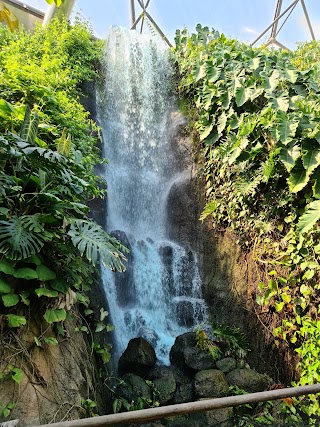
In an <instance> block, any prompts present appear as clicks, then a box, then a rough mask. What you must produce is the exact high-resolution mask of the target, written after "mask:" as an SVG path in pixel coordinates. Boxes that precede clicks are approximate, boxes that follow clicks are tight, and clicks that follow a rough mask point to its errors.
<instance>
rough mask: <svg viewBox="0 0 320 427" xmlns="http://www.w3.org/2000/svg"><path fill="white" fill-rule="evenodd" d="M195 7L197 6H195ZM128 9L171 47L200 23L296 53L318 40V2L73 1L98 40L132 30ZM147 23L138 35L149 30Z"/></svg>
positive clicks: (36, 0) (30, 1)
mask: <svg viewBox="0 0 320 427" xmlns="http://www.w3.org/2000/svg"><path fill="white" fill-rule="evenodd" d="M26 3H27V5H29V6H31V7H34V8H38V9H39V10H42V11H45V10H46V8H47V3H46V2H45V0H27V2H26ZM195 3H196V4H195ZM132 4H134V8H135V15H136V18H138V17H139V15H140V14H141V12H142V10H143V7H146V6H147V7H146V11H147V13H148V14H149V15H150V17H151V18H152V20H154V22H155V23H156V24H157V25H158V26H159V28H160V29H161V31H162V32H163V34H164V35H165V36H166V38H167V39H168V41H169V42H170V43H172V44H173V43H174V34H175V30H176V29H177V28H180V29H182V28H184V27H187V28H188V30H189V31H194V29H195V27H196V25H197V24H198V23H201V24H202V25H207V26H209V27H210V28H214V29H216V30H218V31H220V32H223V33H224V34H225V35H226V36H228V37H234V38H237V39H238V40H241V41H244V42H246V43H249V44H253V43H254V44H255V45H257V46H259V45H261V44H272V45H273V46H278V47H286V48H287V49H291V50H292V49H294V48H295V46H296V43H297V42H303V41H308V40H312V39H319V38H320V8H319V1H318V0H256V1H252V0H224V1H220V0H197V2H195V1H194V0H90V1H88V0H76V3H75V6H74V12H73V16H75V15H76V14H78V15H80V16H82V17H83V18H86V19H88V20H89V21H90V23H91V25H92V26H93V28H94V31H95V33H96V35H97V36H98V37H102V38H104V37H106V36H107V34H108V28H109V27H110V26H112V25H116V26H122V27H127V28H131V27H132ZM147 21H150V20H149V19H145V20H144V21H143V20H140V22H139V25H137V30H138V31H140V29H141V22H143V25H142V28H143V32H148V31H150V26H149V25H147Z"/></svg>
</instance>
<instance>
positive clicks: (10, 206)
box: [0, 108, 125, 326]
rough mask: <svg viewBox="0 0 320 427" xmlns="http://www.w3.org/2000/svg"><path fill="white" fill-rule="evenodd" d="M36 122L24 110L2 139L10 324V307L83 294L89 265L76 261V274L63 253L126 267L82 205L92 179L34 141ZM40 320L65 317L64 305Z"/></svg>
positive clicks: (1, 230)
mask: <svg viewBox="0 0 320 427" xmlns="http://www.w3.org/2000/svg"><path fill="white" fill-rule="evenodd" d="M37 123H38V118H37V115H33V114H32V113H30V111H29V109H28V108H27V109H26V114H25V117H24V121H23V124H22V128H21V132H20V136H18V135H16V134H13V133H11V134H7V135H5V136H3V137H1V138H0V152H1V166H2V167H1V179H2V182H3V186H2V194H1V195H0V206H1V216H0V217H1V220H0V254H1V255H0V256H1V260H0V270H1V272H2V273H1V276H2V277H1V279H2V280H1V284H2V286H1V287H0V293H1V294H2V296H1V298H2V304H3V305H4V306H5V307H7V312H8V313H7V314H6V316H7V320H8V322H10V317H8V316H10V315H11V314H13V313H11V311H12V307H14V306H17V305H19V304H20V303H22V304H24V305H29V304H30V299H31V298H35V297H36V298H42V299H43V298H57V297H58V295H59V293H61V294H67V293H68V292H69V290H70V289H73V291H75V292H81V291H82V287H81V286H80V283H81V279H86V281H87V280H88V279H89V277H88V276H89V273H90V271H91V269H90V267H89V265H86V263H85V262H84V261H82V262H83V267H85V268H84V270H83V272H82V274H81V271H78V272H75V271H73V272H71V269H70V266H69V262H65V261H68V258H66V259H63V256H64V254H65V253H66V252H67V253H68V254H69V258H70V257H71V258H73V261H74V262H75V261H76V260H77V259H79V261H80V259H81V256H82V255H85V257H86V259H87V260H88V261H89V262H91V263H92V264H93V265H95V264H96V263H97V262H98V259H99V257H100V260H101V261H102V263H103V264H104V265H105V266H107V267H109V268H111V269H113V270H117V271H122V270H123V269H124V265H123V262H122V261H123V259H124V256H123V252H124V251H125V248H124V247H123V246H122V245H121V244H120V243H119V242H118V241H117V240H116V239H115V238H113V237H111V236H109V235H108V234H107V233H105V232H104V231H103V229H102V228H101V227H100V226H99V225H97V224H96V223H95V222H94V221H93V220H92V219H90V218H89V217H88V212H89V208H88V207H87V206H86V205H85V204H84V202H85V201H86V197H87V194H90V192H91V187H92V184H90V183H88V182H86V181H85V180H84V179H83V178H81V175H82V170H83V169H82V167H81V164H76V162H75V161H74V160H72V159H71V158H67V157H65V156H63V155H61V154H59V153H58V152H57V151H53V150H51V149H49V148H42V147H39V146H37V145H35V140H36V135H37ZM21 136H22V137H24V139H22V137H21ZM77 172H78V173H77ZM62 247H63V249H62ZM47 260H50V261H49V262H48V261H47ZM79 286H80V287H79ZM78 299H79V297H78ZM80 300H81V297H80ZM44 318H45V320H46V321H47V322H48V323H53V322H59V321H63V320H65V318H66V308H65V307H61V306H59V307H56V308H52V307H50V308H47V309H46V311H45V312H44ZM21 321H22V319H21V318H20V320H19V322H18V323H17V326H19V324H21ZM11 324H12V320H11Z"/></svg>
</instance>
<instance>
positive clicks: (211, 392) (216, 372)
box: [116, 332, 272, 427]
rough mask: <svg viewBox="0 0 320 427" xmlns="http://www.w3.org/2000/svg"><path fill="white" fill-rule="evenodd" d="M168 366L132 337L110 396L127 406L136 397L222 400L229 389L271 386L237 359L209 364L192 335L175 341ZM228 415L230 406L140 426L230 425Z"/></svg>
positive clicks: (163, 400)
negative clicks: (123, 401)
mask: <svg viewBox="0 0 320 427" xmlns="http://www.w3.org/2000/svg"><path fill="white" fill-rule="evenodd" d="M170 362H171V366H163V365H157V358H156V355H155V351H154V349H153V347H152V346H151V344H149V343H148V341H146V340H145V339H144V338H134V339H132V340H131V341H130V342H129V344H128V347H127V349H126V350H125V351H124V353H123V354H122V356H121V357H120V360H119V374H120V375H121V379H122V380H123V382H121V384H120V385H119V386H118V387H117V388H116V395H117V396H118V397H120V398H122V399H125V400H126V401H127V402H128V403H131V402H136V401H137V398H138V397H140V398H141V399H142V400H144V401H145V402H150V406H151V405H152V402H153V403H154V402H155V401H157V402H158V404H160V406H163V405H170V404H176V403H185V402H192V401H196V400H203V399H208V398H218V397H223V396H227V395H228V394H230V392H229V387H230V386H236V387H239V388H241V389H243V390H244V391H246V392H249V393H253V392H258V391H263V390H266V389H268V387H269V386H270V385H271V384H272V379H271V378H270V377H268V376H267V375H265V374H260V373H258V372H256V371H255V370H254V369H250V368H249V367H248V366H247V365H245V364H244V363H243V361H240V362H239V361H237V360H236V359H235V358H233V357H223V356H222V357H221V359H219V360H213V358H212V357H211V355H210V354H208V353H206V352H205V351H203V350H201V349H199V348H198V347H197V346H196V334H195V332H188V333H185V334H183V335H180V336H178V337H177V338H176V340H175V343H174V345H173V347H172V348H171V351H170ZM147 404H148V403H147ZM232 416H233V410H232V408H224V409H217V410H214V411H208V412H205V413H202V414H191V415H189V416H187V415H186V416H179V417H171V418H168V419H166V420H163V421H162V422H161V423H159V422H155V423H152V424H148V425H146V426H148V427H151V426H154V427H162V426H164V425H165V426H167V427H179V426H181V427H182V426H183V427H207V426H208V427H209V426H211V427H215V426H220V427H232V421H231V419H232Z"/></svg>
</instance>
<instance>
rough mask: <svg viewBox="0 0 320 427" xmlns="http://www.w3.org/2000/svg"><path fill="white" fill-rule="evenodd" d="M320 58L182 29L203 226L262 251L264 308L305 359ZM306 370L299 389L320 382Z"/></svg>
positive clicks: (312, 294) (315, 264) (315, 270)
mask: <svg viewBox="0 0 320 427" xmlns="http://www.w3.org/2000/svg"><path fill="white" fill-rule="evenodd" d="M319 52H320V50H319V43H318V42H312V43H310V44H303V45H301V46H300V47H299V48H298V49H297V51H296V52H294V53H286V52H282V51H274V50H271V51H269V50H266V49H256V48H252V47H250V46H247V45H245V44H243V43H239V42H237V41H236V40H231V39H227V38H226V37H225V36H224V35H223V34H219V33H218V32H216V31H210V30H209V29H208V28H207V27H204V28H203V27H201V26H200V25H199V26H198V27H197V33H196V34H191V35H189V34H188V33H187V31H186V30H184V31H182V32H180V31H178V32H177V35H176V49H175V52H174V54H175V58H176V61H177V65H178V70H179V73H180V78H179V86H178V90H179V93H180V97H181V98H183V99H184V100H186V101H187V105H188V111H189V116H190V117H191V118H192V124H191V125H192V127H193V128H194V132H193V134H194V135H195V138H194V139H195V141H194V143H195V146H196V150H195V151H196V152H197V157H198V159H199V163H200V168H199V170H200V172H201V174H202V177H203V180H204V181H205V183H206V188H205V192H206V200H207V205H206V207H205V209H204V211H203V213H202V215H201V220H204V219H206V218H207V219H208V218H210V219H211V220H212V223H213V226H214V227H216V228H219V229H221V228H226V227H231V229H233V230H234V231H235V232H236V233H238V235H239V243H240V244H241V245H243V246H244V247H246V248H249V249H254V250H255V251H256V250H257V248H259V249H258V251H259V252H260V253H259V252H258V253H259V255H260V257H257V258H258V261H260V262H261V263H262V265H263V266H264V268H267V269H269V271H270V279H268V280H267V283H260V285H259V286H257V303H258V304H259V305H261V306H268V307H269V309H270V310H273V311H274V312H275V313H276V314H277V313H281V316H282V318H285V319H286V320H285V321H284V322H283V325H282V326H281V327H279V328H277V329H276V330H275V335H276V336H277V339H278V340H279V341H280V340H282V341H283V340H285V341H286V342H287V345H288V346H290V347H291V348H292V349H296V351H297V353H298V354H299V355H300V356H301V357H303V353H304V351H306V352H307V348H308V346H309V345H310V346H311V347H310V348H311V353H312V352H313V351H312V343H313V340H316V338H317V336H318V331H317V327H316V326H315V325H316V323H315V322H317V321H318V315H319V313H318V311H317V309H316V307H317V306H318V303H319V284H318V279H319V270H320V259H319V255H320V232H319V220H320V215H319V211H320V205H319V203H318V202H319V200H320V184H319V183H320V150H319V143H320V120H319V117H320V103H319V96H320V89H319V85H318V83H319V81H320V79H319V75H320V74H319V66H318V65H315V64H317V63H318V61H315V58H316V59H318V58H319ZM301 70H302V71H301ZM280 270H281V274H280V273H279V271H280ZM309 317H310V319H311V324H310V325H309V329H308V334H307V335H306V333H305V332H302V331H304V327H303V325H304V324H305V322H307V323H308V318H309ZM290 325H291V326H290ZM311 325H312V326H311ZM307 336H308V337H307ZM276 342H277V341H276ZM305 343H306V344H305ZM315 357H317V355H315ZM301 363H302V364H301V379H300V382H299V383H298V384H300V383H301V384H302V383H304V384H305V383H306V382H305V378H308V382H309V383H312V382H315V381H318V376H319V373H320V366H318V365H317V364H315V365H312V364H308V363H306V361H305V360H304V361H302V362H301ZM300 404H301V402H300ZM309 404H310V405H309V406H308V405H307V404H306V405H304V406H303V405H302V404H301V405H302V406H301V405H300V410H301V411H302V412H303V411H304V412H305V413H307V414H311V415H310V417H311V421H312V417H315V414H317V416H319V412H320V411H319V408H318V407H317V405H316V404H315V403H314V402H313V401H312V402H309ZM307 407H308V409H307ZM289 410H290V411H291V415H292V416H295V414H293V412H292V411H294V410H296V409H294V410H292V409H291V407H290V408H289ZM296 412H297V411H296Z"/></svg>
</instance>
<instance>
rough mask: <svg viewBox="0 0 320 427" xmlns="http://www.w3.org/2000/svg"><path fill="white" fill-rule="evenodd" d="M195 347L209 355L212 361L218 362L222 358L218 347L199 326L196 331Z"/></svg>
mask: <svg viewBox="0 0 320 427" xmlns="http://www.w3.org/2000/svg"><path fill="white" fill-rule="evenodd" d="M196 346H197V347H198V348H199V349H200V350H203V351H205V352H207V353H209V354H210V356H211V357H212V358H213V360H218V359H220V358H221V357H222V351H221V350H220V348H219V346H218V345H217V344H216V343H215V342H214V341H213V340H212V339H210V338H209V337H208V335H207V333H206V331H205V330H204V329H203V327H201V326H199V327H198V328H197V329H196Z"/></svg>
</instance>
